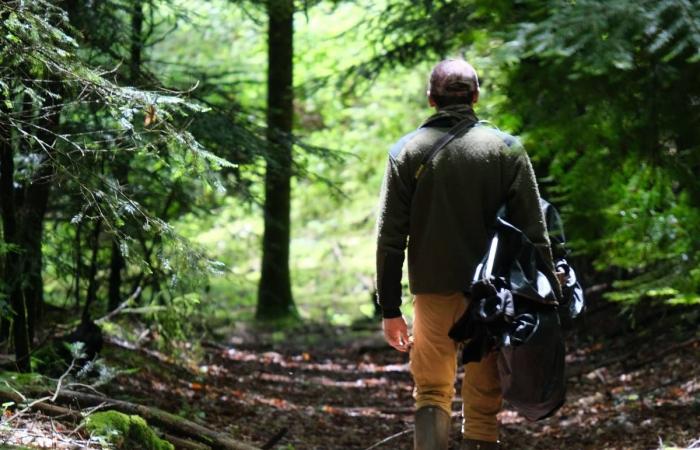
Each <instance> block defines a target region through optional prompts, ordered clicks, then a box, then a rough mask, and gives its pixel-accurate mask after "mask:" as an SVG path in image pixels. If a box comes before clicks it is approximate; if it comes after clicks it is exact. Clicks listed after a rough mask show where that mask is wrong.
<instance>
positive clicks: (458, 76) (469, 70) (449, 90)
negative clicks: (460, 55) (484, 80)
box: [428, 59, 479, 108]
mask: <svg viewBox="0 0 700 450" xmlns="http://www.w3.org/2000/svg"><path fill="white" fill-rule="evenodd" d="M478 91H479V77H478V76H477V74H476V70H474V67H472V65H471V64H469V63H468V62H466V61H465V60H463V59H445V60H443V61H440V62H439V63H437V64H436V65H435V67H433V70H432V71H431V72H430V78H429V81H428V95H429V96H430V98H432V99H433V101H434V102H435V104H436V105H437V106H438V108H442V107H445V106H449V105H460V104H470V103H471V102H472V99H473V98H474V94H475V93H477V92H478Z"/></svg>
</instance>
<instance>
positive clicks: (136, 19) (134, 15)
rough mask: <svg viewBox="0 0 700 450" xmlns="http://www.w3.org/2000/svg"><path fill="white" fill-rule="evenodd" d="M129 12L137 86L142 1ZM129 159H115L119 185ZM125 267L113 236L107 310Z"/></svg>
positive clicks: (116, 301) (114, 302) (116, 299)
mask: <svg viewBox="0 0 700 450" xmlns="http://www.w3.org/2000/svg"><path fill="white" fill-rule="evenodd" d="M132 6H133V9H132V11H131V46H130V54H129V78H130V81H131V83H132V84H133V85H134V86H137V85H138V82H139V78H140V74H141V61H142V56H141V55H142V51H143V21H144V13H143V1H142V0H134V3H133V5H132ZM130 160H131V158H130V157H129V156H125V157H124V158H119V157H117V158H115V161H114V175H115V177H116V179H117V181H118V182H119V184H120V185H124V184H126V183H127V182H128V178H129V163H130ZM125 267H126V261H125V259H124V255H122V251H121V248H120V246H119V240H118V238H117V237H116V236H115V237H114V238H113V239H112V253H111V257H110V264H109V286H108V289H107V292H108V294H107V310H108V311H114V310H115V309H117V308H118V307H119V305H120V304H121V301H122V299H121V284H122V270H123V269H124V268H125Z"/></svg>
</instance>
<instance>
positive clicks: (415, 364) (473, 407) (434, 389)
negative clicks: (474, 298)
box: [410, 293, 502, 442]
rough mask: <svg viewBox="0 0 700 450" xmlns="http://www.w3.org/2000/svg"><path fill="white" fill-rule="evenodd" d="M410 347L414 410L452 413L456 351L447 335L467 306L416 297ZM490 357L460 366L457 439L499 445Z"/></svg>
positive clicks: (455, 299)
mask: <svg viewBox="0 0 700 450" xmlns="http://www.w3.org/2000/svg"><path fill="white" fill-rule="evenodd" d="M413 303H414V310H413V311H414V318H413V339H414V342H413V346H412V348H411V355H410V366H411V374H412V375H413V381H414V383H415V388H414V391H413V397H414V398H415V400H416V409H418V408H422V407H424V406H428V405H432V406H438V407H440V408H442V409H444V410H445V411H447V413H448V414H451V413H452V398H453V396H454V382H455V376H456V373H457V350H458V346H457V345H456V344H455V342H454V341H453V340H452V339H450V337H449V336H448V335H447V333H448V331H449V330H450V328H451V327H452V324H454V323H455V322H456V321H457V319H459V317H460V316H461V315H462V314H463V313H464V311H465V310H466V308H467V305H468V299H465V297H464V295H463V294H461V293H455V294H448V295H437V294H418V295H416V296H415V297H414V299H413ZM496 356H497V354H496V353H495V352H493V353H490V354H489V355H488V356H486V357H485V358H484V359H482V360H481V361H480V362H478V363H469V364H467V365H466V366H465V368H464V370H465V372H464V381H463V382H462V402H463V403H462V413H463V417H464V421H463V423H462V434H463V435H464V437H465V438H467V439H477V440H481V441H491V442H495V441H497V440H498V420H497V418H496V414H498V412H499V411H500V409H501V403H502V398H501V387H500V382H499V378H498V369H497V367H496Z"/></svg>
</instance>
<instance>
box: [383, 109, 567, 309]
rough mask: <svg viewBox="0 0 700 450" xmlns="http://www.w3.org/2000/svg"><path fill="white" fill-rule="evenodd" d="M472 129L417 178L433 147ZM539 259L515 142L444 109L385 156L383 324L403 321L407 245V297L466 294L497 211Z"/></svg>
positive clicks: (535, 204)
mask: <svg viewBox="0 0 700 450" xmlns="http://www.w3.org/2000/svg"><path fill="white" fill-rule="evenodd" d="M466 118H468V119H470V120H473V121H474V122H475V126H473V127H472V128H471V129H469V131H468V132H467V133H466V134H463V135H462V136H458V137H457V138H455V139H454V140H452V141H451V142H450V143H449V144H447V146H445V147H444V148H443V149H442V150H441V151H440V152H438V153H437V154H436V155H435V157H434V158H433V159H432V160H431V161H430V163H429V164H428V166H427V167H426V169H425V170H424V171H422V173H421V175H420V178H419V179H416V178H415V175H416V171H417V170H418V167H419V165H420V164H421V162H422V160H423V157H424V156H425V154H426V153H427V152H429V151H430V150H431V148H432V147H433V145H434V143H435V142H436V141H437V140H438V139H439V138H440V137H442V136H443V135H444V133H445V132H447V131H448V130H449V129H450V128H452V127H453V126H454V125H455V124H456V123H457V122H459V121H461V120H463V119H466ZM504 205H505V206H506V211H507V219H508V221H509V222H511V223H512V224H513V225H515V226H517V227H518V228H520V229H521V230H522V231H523V232H524V233H525V235H526V236H527V237H528V238H529V239H530V240H531V241H532V242H533V244H535V245H536V246H537V247H538V248H539V249H540V250H541V252H542V253H543V255H544V257H545V261H547V262H548V263H549V265H550V268H551V269H552V270H553V264H552V257H551V250H550V246H549V245H550V244H549V238H548V236H547V230H546V226H545V222H544V217H543V214H542V210H541V209H540V194H539V191H538V188H537V181H536V179H535V173H534V171H533V169H532V165H531V163H530V159H529V157H528V156H527V153H526V152H525V150H524V148H523V146H522V145H521V144H520V142H519V141H518V140H517V139H516V138H514V137H513V136H511V135H509V134H506V133H503V132H501V131H499V130H497V129H494V128H492V127H490V126H487V125H483V124H481V123H477V117H476V115H475V114H474V112H473V110H472V109H471V107H468V106H466V105H459V106H449V107H446V108H442V109H440V110H439V111H438V112H437V113H436V114H434V115H432V116H431V117H430V118H428V119H427V120H426V121H425V122H424V123H423V124H422V125H421V126H420V128H418V129H417V130H416V131H414V132H412V133H409V134H408V135H406V136H404V137H403V138H402V139H401V140H399V141H398V142H397V143H396V144H395V145H394V146H393V147H392V149H391V150H390V151H389V158H388V162H387V166H386V172H385V175H384V181H383V183H382V190H381V196H380V204H379V214H378V220H377V300H378V302H379V305H380V306H381V307H382V313H383V316H384V317H385V318H392V317H398V316H400V315H401V311H400V309H399V308H400V306H401V294H402V292H401V272H402V266H403V261H404V251H405V250H406V246H407V245H408V278H409V287H410V290H411V292H412V293H413V294H442V293H451V292H458V291H463V292H466V291H468V290H469V286H470V284H471V280H472V277H473V274H474V271H475V270H476V266H477V264H478V263H479V261H480V260H481V258H482V257H483V255H484V254H485V252H486V250H487V246H488V242H489V240H490V238H491V235H492V231H491V229H492V228H491V227H492V225H493V224H494V222H495V219H496V213H497V212H498V210H499V209H500V208H501V206H504Z"/></svg>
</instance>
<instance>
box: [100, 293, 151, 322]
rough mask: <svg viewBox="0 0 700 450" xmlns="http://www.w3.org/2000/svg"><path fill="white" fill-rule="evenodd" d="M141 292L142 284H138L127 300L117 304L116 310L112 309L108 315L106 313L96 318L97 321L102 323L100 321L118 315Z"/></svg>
mask: <svg viewBox="0 0 700 450" xmlns="http://www.w3.org/2000/svg"><path fill="white" fill-rule="evenodd" d="M140 294H141V286H137V287H136V289H134V292H133V293H132V294H131V295H130V296H129V298H127V299H126V300H124V301H123V302H122V303H121V304H120V305H119V306H117V307H116V308H114V310H112V311H110V312H109V313H108V314H107V315H105V316H103V317H101V318H99V319H97V320H95V323H97V324H100V323H102V322H107V321H109V320H111V319H112V318H113V317H114V316H116V315H117V314H119V313H120V312H122V311H123V310H124V308H126V307H127V306H129V304H130V303H131V302H132V301H133V300H134V299H135V298H136V297H138V296H139V295H140Z"/></svg>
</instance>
